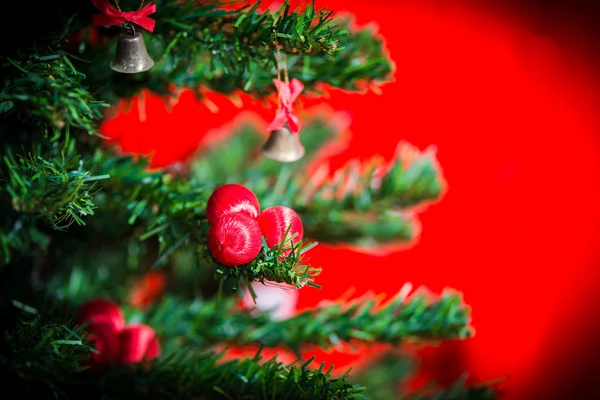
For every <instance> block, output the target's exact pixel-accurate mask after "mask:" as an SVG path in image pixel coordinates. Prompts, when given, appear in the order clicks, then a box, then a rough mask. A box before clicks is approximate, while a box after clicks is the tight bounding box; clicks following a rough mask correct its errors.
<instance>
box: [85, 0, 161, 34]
mask: <svg viewBox="0 0 600 400" xmlns="http://www.w3.org/2000/svg"><path fill="white" fill-rule="evenodd" d="M90 1H91V2H92V3H93V4H94V6H96V8H97V9H98V10H100V12H101V13H102V14H96V15H94V17H93V20H92V23H93V24H94V25H96V26H98V25H99V26H108V25H121V24H124V23H125V22H132V23H134V24H136V25H138V26H141V27H142V28H144V29H145V30H147V31H148V32H152V31H153V30H154V25H155V24H156V21H154V20H153V19H152V18H150V17H148V15H150V14H153V13H155V12H156V3H154V2H152V3H148V4H146V6H145V7H143V8H140V9H139V10H137V11H125V12H123V11H121V10H119V9H118V8H117V7H115V6H113V5H112V4H110V3H109V1H108V0H90Z"/></svg>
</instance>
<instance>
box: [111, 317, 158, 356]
mask: <svg viewBox="0 0 600 400" xmlns="http://www.w3.org/2000/svg"><path fill="white" fill-rule="evenodd" d="M119 346H120V353H119V362H120V363H121V364H135V363H139V362H141V361H150V360H152V359H153V358H156V357H158V356H159V355H160V345H159V343H158V339H157V337H156V334H155V332H154V329H152V328H151V327H149V326H148V325H145V324H133V325H129V326H127V327H126V328H125V329H123V331H121V333H119Z"/></svg>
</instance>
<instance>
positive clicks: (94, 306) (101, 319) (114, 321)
mask: <svg viewBox="0 0 600 400" xmlns="http://www.w3.org/2000/svg"><path fill="white" fill-rule="evenodd" d="M89 321H91V322H92V323H91V324H90V326H93V325H95V324H100V323H102V324H107V325H109V326H110V327H111V328H112V329H113V330H114V331H115V332H119V331H121V330H122V329H123V328H124V327H125V317H124V316H123V312H122V311H121V309H120V308H119V306H118V305H116V304H115V303H113V302H112V301H110V300H107V299H93V300H89V301H87V302H85V303H83V304H82V305H81V306H79V309H78V312H77V318H76V319H75V322H76V323H77V324H79V325H83V324H84V323H86V322H89Z"/></svg>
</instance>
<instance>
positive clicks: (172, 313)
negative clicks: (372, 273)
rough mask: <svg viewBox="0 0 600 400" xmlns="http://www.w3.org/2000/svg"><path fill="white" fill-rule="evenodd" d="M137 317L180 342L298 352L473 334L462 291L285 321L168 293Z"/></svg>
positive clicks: (334, 308)
mask: <svg viewBox="0 0 600 400" xmlns="http://www.w3.org/2000/svg"><path fill="white" fill-rule="evenodd" d="M133 315H134V318H135V319H137V320H141V321H144V322H145V323H147V324H149V325H151V326H154V327H156V328H157V333H158V334H159V335H161V336H162V337H165V338H172V339H175V338H176V341H177V345H181V344H182V343H190V344H193V345H196V346H199V347H200V348H203V347H206V346H208V345H211V344H219V343H225V344H227V343H229V344H232V345H252V344H261V345H264V346H266V347H286V348H289V349H291V350H293V351H295V352H300V350H301V349H302V348H304V346H306V345H314V346H318V347H321V348H331V347H335V346H338V345H340V344H341V343H354V342H362V343H388V344H392V345H399V344H401V343H402V342H404V341H407V340H408V341H411V340H416V341H428V340H434V341H437V340H442V339H465V338H468V337H470V336H471V334H472V331H471V327H470V316H469V309H468V307H466V306H465V305H464V303H463V301H462V296H461V295H460V294H459V293H456V292H453V291H450V290H446V291H444V292H443V293H442V294H441V296H439V297H437V296H431V295H429V294H428V293H425V292H420V293H417V294H415V295H414V296H412V297H411V298H410V299H408V300H407V299H404V298H401V297H398V298H396V299H393V300H392V301H390V302H389V304H386V305H384V306H381V305H378V304H376V302H375V301H363V302H359V301H355V302H352V303H350V304H346V305H337V304H333V305H327V306H322V307H320V308H317V309H314V310H310V311H305V312H303V313H301V314H298V315H296V316H294V317H291V318H289V319H285V320H279V319H274V318H272V317H270V316H269V314H268V313H255V312H254V311H253V310H247V311H242V310H237V309H236V308H235V306H234V304H233V301H232V300H227V301H221V302H219V301H217V300H210V301H194V302H192V303H184V302H182V301H180V300H177V299H175V298H171V297H166V298H165V299H163V300H162V301H161V302H160V303H159V304H158V305H156V306H155V307H154V308H153V309H152V310H150V311H148V312H147V313H146V314H144V313H142V314H137V313H135V312H134V313H133Z"/></svg>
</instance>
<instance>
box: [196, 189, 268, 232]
mask: <svg viewBox="0 0 600 400" xmlns="http://www.w3.org/2000/svg"><path fill="white" fill-rule="evenodd" d="M259 212H260V204H259V203H258V199H257V198H256V195H255V194H254V193H252V191H251V190H250V189H248V188H247V187H245V186H242V185H238V184H237V183H227V184H225V185H222V186H219V187H218V188H216V189H215V191H214V192H213V193H212V194H211V195H210V197H209V199H208V202H207V203H206V216H207V217H208V223H209V224H213V223H215V221H216V220H217V219H219V218H220V217H221V216H223V215H224V214H227V213H243V214H246V215H248V216H250V217H252V218H257V217H258V213H259Z"/></svg>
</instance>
